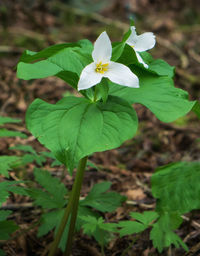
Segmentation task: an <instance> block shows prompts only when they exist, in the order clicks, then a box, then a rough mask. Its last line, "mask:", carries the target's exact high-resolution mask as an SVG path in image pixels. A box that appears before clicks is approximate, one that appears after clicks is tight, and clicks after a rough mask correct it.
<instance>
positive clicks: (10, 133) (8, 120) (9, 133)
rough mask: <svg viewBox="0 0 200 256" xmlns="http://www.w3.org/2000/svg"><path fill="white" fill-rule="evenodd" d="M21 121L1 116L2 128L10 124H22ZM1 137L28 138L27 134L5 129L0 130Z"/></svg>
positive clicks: (0, 123)
mask: <svg viewBox="0 0 200 256" xmlns="http://www.w3.org/2000/svg"><path fill="white" fill-rule="evenodd" d="M20 122H21V120H20V119H15V118H11V117H4V116H0V126H1V125H4V124H8V123H20ZM0 137H20V138H22V139H25V138H27V136H26V134H24V133H22V132H18V131H11V130H8V129H5V128H0Z"/></svg>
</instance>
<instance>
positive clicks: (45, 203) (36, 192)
mask: <svg viewBox="0 0 200 256" xmlns="http://www.w3.org/2000/svg"><path fill="white" fill-rule="evenodd" d="M34 176H35V179H36V181H37V182H38V183H39V184H40V185H41V186H42V187H43V188H44V189H45V190H46V191H43V190H42V189H36V188H32V189H29V190H28V193H29V195H30V196H31V197H32V198H33V199H34V200H35V201H34V203H35V204H36V205H38V206H41V207H42V208H47V209H54V208H62V207H63V206H64V205H65V203H66V200H65V199H64V196H65V195H66V194H67V193H68V191H67V189H66V187H65V186H64V184H63V183H61V182H60V181H59V179H57V178H54V177H52V176H51V174H50V173H49V172H48V171H43V170H41V169H35V170H34Z"/></svg>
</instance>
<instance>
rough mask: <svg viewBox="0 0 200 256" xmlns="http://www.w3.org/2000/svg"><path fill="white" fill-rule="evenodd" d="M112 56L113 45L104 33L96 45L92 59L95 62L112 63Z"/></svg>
mask: <svg viewBox="0 0 200 256" xmlns="http://www.w3.org/2000/svg"><path fill="white" fill-rule="evenodd" d="M111 55H112V45H111V42H110V38H109V37H108V35H107V33H106V31H104V32H102V33H101V34H100V36H99V37H98V38H97V40H96V42H95V43H94V50H93V52H92V58H93V60H94V62H96V63H99V62H100V61H102V63H103V64H104V63H107V62H109V61H110V59H111Z"/></svg>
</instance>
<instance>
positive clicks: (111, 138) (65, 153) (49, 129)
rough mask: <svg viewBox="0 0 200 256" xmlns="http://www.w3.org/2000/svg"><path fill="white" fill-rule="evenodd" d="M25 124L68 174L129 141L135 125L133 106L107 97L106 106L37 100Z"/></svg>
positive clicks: (84, 101) (71, 100)
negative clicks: (86, 158) (90, 157)
mask: <svg viewBox="0 0 200 256" xmlns="http://www.w3.org/2000/svg"><path fill="white" fill-rule="evenodd" d="M26 123H27V127H28V129H29V131H30V132H31V133H32V134H33V135H34V136H35V137H36V138H38V140H39V141H40V142H41V143H42V144H44V145H45V146H46V147H47V148H48V149H50V150H51V151H52V152H53V153H54V154H55V156H56V158H57V159H58V160H59V161H60V162H62V163H64V164H65V165H67V166H68V168H69V170H70V171H71V172H72V170H73V168H74V166H75V165H76V163H77V162H78V161H79V160H80V159H81V158H83V157H84V156H86V155H90V154H92V153H94V152H99V151H105V150H109V149H113V148H116V147H119V146H120V145H121V144H122V143H123V142H124V141H125V140H127V139H131V138H132V137H133V135H134V134H135V133H136V130H137V125H138V121H137V116H136V113H135V111H134V110H133V108H132V106H131V105H130V104H128V103H127V102H126V101H125V100H123V99H120V98H118V97H109V98H108V100H107V102H106V103H105V104H104V103H102V102H100V101H98V102H91V101H88V100H87V99H84V98H76V97H66V98H63V99H62V100H60V101H59V102H58V103H57V104H55V105H52V104H48V103H46V102H44V101H42V100H39V99H37V100H35V101H34V102H33V103H32V104H31V105H30V107H29V109H28V111H27V114H26ZM72 131H73V132H72Z"/></svg>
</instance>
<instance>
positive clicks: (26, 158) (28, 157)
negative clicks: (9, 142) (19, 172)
mask: <svg viewBox="0 0 200 256" xmlns="http://www.w3.org/2000/svg"><path fill="white" fill-rule="evenodd" d="M10 149H15V150H20V151H24V152H29V153H30V154H24V155H23V156H22V163H23V164H24V165H26V164H28V163H32V162H34V161H36V163H37V164H38V165H40V166H42V164H43V163H45V162H46V158H45V157H44V156H43V155H38V154H37V152H36V151H35V150H34V149H33V148H32V147H31V146H29V145H16V146H14V147H10Z"/></svg>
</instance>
